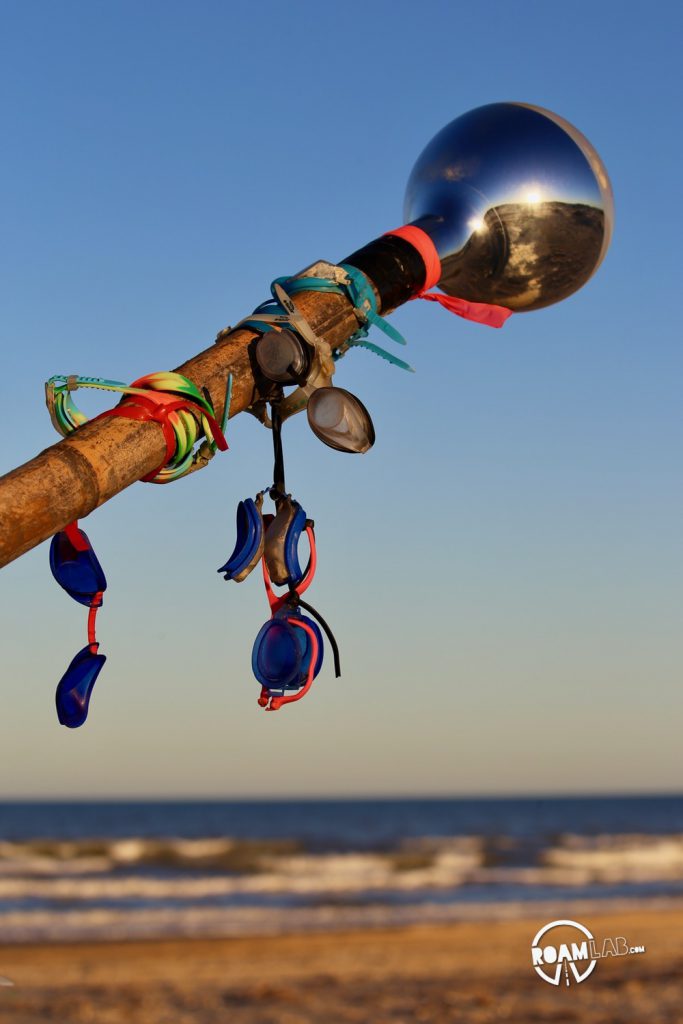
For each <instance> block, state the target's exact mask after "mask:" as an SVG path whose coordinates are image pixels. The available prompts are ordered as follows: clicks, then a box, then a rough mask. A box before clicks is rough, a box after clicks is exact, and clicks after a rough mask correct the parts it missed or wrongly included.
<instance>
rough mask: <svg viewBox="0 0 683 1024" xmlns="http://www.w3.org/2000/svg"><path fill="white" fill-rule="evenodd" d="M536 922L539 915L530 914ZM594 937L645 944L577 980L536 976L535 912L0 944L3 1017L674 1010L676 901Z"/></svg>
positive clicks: (265, 1023) (271, 1023)
mask: <svg viewBox="0 0 683 1024" xmlns="http://www.w3.org/2000/svg"><path fill="white" fill-rule="evenodd" d="M540 923H545V922H540ZM588 923H589V924H590V927H591V928H592V930H593V932H594V934H595V935H600V936H607V935H610V936H614V935H624V936H626V937H628V939H629V942H634V943H635V942H637V943H639V944H643V945H645V946H646V953H645V954H644V955H633V956H624V957H620V958H617V959H607V960H604V961H600V962H599V963H598V964H597V967H596V969H595V971H594V972H593V974H592V975H591V977H590V978H588V979H587V980H586V981H585V982H584V983H582V984H580V985H572V986H571V987H569V988H566V987H564V986H560V987H559V988H555V987H553V986H551V985H547V984H545V983H544V982H543V981H541V980H540V979H539V978H538V977H537V976H536V974H535V973H534V971H533V969H532V967H531V961H530V943H531V939H532V937H533V934H534V932H535V929H536V927H537V926H538V924H539V922H537V921H532V920H530V919H526V920H515V921H507V922H484V921H478V922H462V923H457V924H449V925H439V926H432V925H429V926H427V925H424V926H421V925H417V926H413V927H410V928H400V929H383V930H379V929H377V930H371V929H370V930H363V931H345V932H326V933H320V934H310V933H309V934H304V935H286V936H270V937H265V938H253V937H249V938H236V939H216V940H206V939H198V940H192V939H189V940H181V941H168V942H164V941H150V942H120V943H119V942H117V943H110V942H100V943H90V944H85V943H83V944H64V945H60V944H54V945H23V946H22V945H15V946H0V973H2V974H4V975H6V976H7V977H8V978H10V979H11V980H12V981H13V982H14V985H15V987H14V988H0V1019H1V1020H2V1021H3V1022H7V1024H10V1022H11V1024H42V1022H44V1021H58V1022H59V1024H124V1022H125V1024H214V1022H216V1024H218V1022H221V1024H223V1022H225V1024H227V1022H229V1024H233V1022H234V1024H323V1022H324V1024H336V1022H339V1024H343V1022H365V1021H367V1022H373V1024H384V1022H387V1024H389V1022H398V1021H400V1022H406V1024H408V1022H414V1021H421V1022H434V1024H440V1022H450V1021H453V1022H458V1024H484V1022H489V1021H514V1022H519V1024H531V1022H536V1021H538V1022H541V1021H543V1022H560V1021H562V1022H571V1021H577V1022H582V1024H583V1022H585V1024H631V1022H633V1024H635V1022H637V1024H643V1022H644V1021H647V1022H648V1024H674V1022H680V1021H681V1020H683V911H681V910H680V909H675V910H662V909H657V910H632V911H628V912H610V913H606V914H593V915H592V916H591V918H590V921H589V922H588Z"/></svg>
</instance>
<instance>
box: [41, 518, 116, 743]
mask: <svg viewBox="0 0 683 1024" xmlns="http://www.w3.org/2000/svg"><path fill="white" fill-rule="evenodd" d="M50 569H51V570H52V575H53V576H54V578H55V579H56V580H57V583H59V585H60V587H62V589H63V590H66V592H67V594H69V596H70V597H72V598H73V599H74V601H78V603H79V604H83V605H86V606H87V607H88V608H89V609H90V611H89V613H88V643H87V645H86V646H85V647H84V648H83V649H82V650H80V651H79V652H78V654H77V655H76V656H75V658H74V659H73V661H72V662H71V664H70V665H69V667H68V668H67V670H66V672H65V673H64V675H63V676H62V678H61V679H60V680H59V683H58V684H57V693H56V703H57V717H58V718H59V721H60V722H61V724H62V725H65V726H67V728H69V729H77V728H78V727H79V726H80V725H83V723H84V722H85V720H86V718H87V717H88V708H89V706H90V698H91V696H92V691H93V687H94V686H95V683H96V681H97V677H98V676H99V674H100V672H101V670H102V666H103V665H104V663H105V661H106V660H107V659H106V657H105V656H104V654H100V653H99V644H98V642H97V638H96V635H95V622H96V618H97V612H98V609H99V608H100V607H101V606H102V595H103V594H104V591H105V590H106V589H107V580H106V577H105V575H104V572H103V570H102V566H101V565H100V563H99V561H98V558H97V555H96V554H95V552H94V551H93V548H92V545H91V543H90V541H89V539H88V535H87V534H86V533H85V532H84V531H83V530H80V529H79V527H78V523H77V522H75V523H70V524H69V526H67V527H65V529H64V530H60V532H59V533H57V534H55V536H54V537H53V538H52V543H51V544H50Z"/></svg>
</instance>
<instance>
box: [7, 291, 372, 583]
mask: <svg viewBox="0 0 683 1024" xmlns="http://www.w3.org/2000/svg"><path fill="white" fill-rule="evenodd" d="M295 304H296V306H297V308H298V309H299V311H300V312H301V313H303V315H304V316H305V317H306V319H307V320H308V322H309V323H310V325H311V327H312V328H313V330H314V331H315V332H316V333H317V334H318V335H320V336H321V337H323V338H324V339H325V340H326V341H328V342H329V344H330V345H331V346H332V348H333V349H334V348H335V347H338V346H339V345H341V344H342V343H343V342H344V341H346V340H347V339H348V338H349V337H350V336H351V335H352V334H353V333H354V331H356V330H357V328H358V321H357V320H356V317H355V315H354V313H353V307H352V305H351V303H350V302H349V301H348V300H347V299H346V298H345V297H344V296H342V295H338V294H335V293H323V292H300V293H298V294H297V296H296V299H295ZM256 337H257V335H256V334H255V332H253V331H249V330H238V331H235V332H234V333H231V334H230V335H228V336H226V337H225V338H224V339H221V337H220V335H219V338H218V340H217V342H216V343H215V344H213V345H211V346H210V347H209V348H206V349H204V351H203V352H200V353H199V354H198V355H196V356H193V358H191V359H189V360H188V361H187V362H186V363H183V364H182V366H179V367H177V371H178V372H179V373H182V374H184V376H186V377H188V378H189V379H190V380H191V381H193V383H194V384H196V385H197V386H198V387H200V388H202V387H206V388H208V389H209V392H210V394H211V395H212V397H213V400H214V402H215V407H216V413H217V417H218V419H219V420H220V418H221V416H222V414H223V402H224V396H225V389H226V384H227V378H228V374H229V373H232V375H233V394H232V403H231V410H230V415H231V417H232V416H235V415H237V413H240V412H243V411H244V410H245V409H247V408H248V407H249V406H250V405H251V403H252V402H253V401H254V399H255V397H256V386H255V380H254V372H253V365H252V360H253V354H252V353H253V345H252V342H253V341H254V339H255V338H256ZM153 369H164V367H154V368H153ZM146 372H149V368H147V371H146ZM139 373H140V371H139V370H138V371H136V374H135V375H139ZM46 421H47V417H46ZM165 452H166V445H165V442H164V437H163V432H162V429H161V427H160V426H159V425H158V424H157V423H154V422H147V423H145V422H136V421H134V420H127V419H122V418H119V417H108V418H106V419H103V420H98V421H96V422H93V423H88V424H85V425H84V426H82V427H80V428H79V429H78V430H77V431H75V432H74V433H73V434H71V435H70V436H69V437H67V438H65V439H64V440H62V441H60V442H59V443H58V444H55V445H52V447H50V448H47V449H46V450H45V451H43V452H41V453H40V455H37V456H36V457H35V458H34V459H31V461H30V462H26V463H24V465H23V466H19V467H18V468H17V469H14V470H12V471H11V472H9V473H7V474H6V475H5V476H3V477H1V478H0V567H2V566H4V565H7V564H8V563H9V562H11V561H13V560H14V559H15V558H18V557H19V556H20V555H23V554H24V553H25V552H26V551H29V550H30V549H31V548H33V547H35V546H36V545H37V544H40V543H41V541H44V540H46V539H47V538H48V537H51V536H52V535H53V534H55V533H57V532H58V531H59V530H61V529H63V528H64V527H65V526H66V525H67V524H68V523H70V522H73V520H74V519H82V518H83V517H84V516H87V515H88V513H90V512H92V511H93V509H96V508H98V507H99V506H100V505H102V504H104V502H105V501H109V499H110V498H113V497H114V495H115V494H118V493H119V492H120V491H122V490H124V488H126V487H129V486H130V485H131V484H133V483H135V482H136V481H137V480H140V478H141V477H143V476H144V475H145V474H146V473H151V472H152V470H154V469H155V468H156V467H157V466H158V465H159V464H160V463H161V462H162V460H163V458H164V455H165Z"/></svg>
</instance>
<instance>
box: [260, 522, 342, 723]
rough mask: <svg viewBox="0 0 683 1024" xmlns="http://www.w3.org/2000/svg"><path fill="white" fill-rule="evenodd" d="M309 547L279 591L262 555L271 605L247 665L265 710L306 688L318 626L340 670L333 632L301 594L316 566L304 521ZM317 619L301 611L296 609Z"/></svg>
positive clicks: (316, 656) (317, 657) (314, 663)
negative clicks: (293, 579) (295, 575)
mask: <svg viewBox="0 0 683 1024" xmlns="http://www.w3.org/2000/svg"><path fill="white" fill-rule="evenodd" d="M306 534H307V536H308V541H309V544H310V548H311V554H310V558H309V560H308V565H307V566H306V568H305V570H304V572H303V573H302V574H301V578H300V580H299V581H298V583H296V584H291V583H290V585H289V590H288V591H287V592H286V593H284V594H282V595H280V596H278V595H277V594H276V593H275V592H274V590H273V585H272V580H271V576H270V571H269V568H268V562H267V559H266V557H265V555H264V556H263V558H262V566H263V582H264V584H265V588H266V595H267V597H268V603H269V605H270V611H271V617H270V619H269V620H268V621H267V622H266V623H264V625H263V626H262V627H261V629H260V630H259V633H258V636H257V637H256V640H255V642H254V647H253V650H252V655H251V666H252V669H253V672H254V675H255V676H256V678H257V680H258V682H259V683H260V684H261V694H260V696H259V698H258V703H259V705H260V706H261V707H262V708H265V709H266V710H267V711H278V710H279V709H280V708H281V707H283V705H285V704H291V703H292V702H293V701H297V700H301V698H302V697H304V696H305V695H306V694H307V693H308V691H309V690H310V688H311V684H312V682H313V680H314V679H315V678H316V676H317V675H318V673H319V672H320V669H321V668H322V664H323V651H324V648H323V636H322V632H321V630H320V627H319V626H318V623H320V626H322V628H323V630H324V631H325V633H326V635H327V638H328V640H329V642H330V646H331V647H332V651H333V654H334V665H335V675H336V676H337V677H338V676H339V675H341V669H340V665H339V649H338V647H337V642H336V640H335V638H334V635H333V633H332V631H331V629H330V627H329V626H328V625H327V623H326V622H325V620H324V619H323V617H322V616H321V615H320V614H319V613H318V612H317V611H316V610H315V608H313V607H312V605H309V604H307V603H306V602H305V601H303V600H302V599H301V595H302V594H303V593H304V591H306V590H307V589H308V587H309V586H310V585H311V583H312V582H313V577H314V576H315V570H316V566H317V556H316V547H315V533H314V530H313V526H312V525H307V526H306ZM302 608H304V609H305V610H306V611H307V612H310V614H311V615H313V616H314V617H315V619H317V622H315V621H313V619H311V618H309V617H308V616H306V615H303V614H302V612H301V609H302Z"/></svg>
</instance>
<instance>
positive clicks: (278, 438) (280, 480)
mask: <svg viewBox="0 0 683 1024" xmlns="http://www.w3.org/2000/svg"><path fill="white" fill-rule="evenodd" d="M270 419H271V423H272V431H273V486H272V489H271V492H270V496H271V498H272V499H273V500H274V501H275V500H276V499H277V498H284V497H285V494H286V493H287V492H286V490H285V457H284V452H283V450H282V419H281V418H280V409H279V404H278V402H271V405H270Z"/></svg>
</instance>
